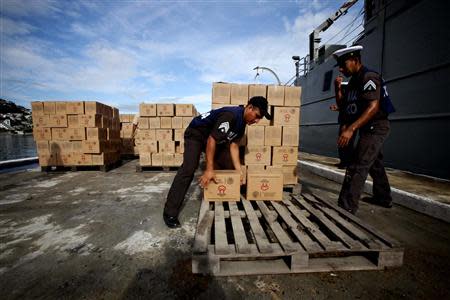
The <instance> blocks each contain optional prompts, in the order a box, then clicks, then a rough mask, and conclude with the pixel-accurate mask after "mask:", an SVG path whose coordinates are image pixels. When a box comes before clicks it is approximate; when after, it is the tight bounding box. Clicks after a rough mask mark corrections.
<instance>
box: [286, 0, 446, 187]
mask: <svg viewBox="0 0 450 300" xmlns="http://www.w3.org/2000/svg"><path fill="white" fill-rule="evenodd" d="M355 2H356V1H347V2H345V3H344V5H342V6H341V8H340V9H339V10H338V11H337V12H336V14H334V15H332V16H331V17H330V18H329V19H328V20H326V21H325V22H324V23H323V24H321V25H320V26H319V27H318V28H317V29H316V30H315V31H314V32H313V33H311V36H310V53H309V55H307V56H305V57H304V58H302V59H301V60H300V61H298V62H297V65H300V66H303V68H301V69H300V74H298V77H297V80H296V82H295V84H296V85H300V86H302V106H301V129H300V133H301V144H300V149H301V151H304V152H308V153H313V154H319V155H326V156H333V157H336V156H337V146H336V140H337V134H338V123H337V113H336V112H333V111H330V109H329V106H330V105H331V104H333V103H335V98H334V85H333V81H334V78H336V76H337V75H338V74H339V71H338V69H337V67H335V66H334V65H335V63H336V62H335V60H334V59H333V57H332V55H331V54H332V53H333V52H334V51H335V50H337V49H340V48H343V47H345V45H336V44H332V45H330V44H325V45H320V38H319V34H320V33H321V32H323V31H325V30H326V29H327V28H328V27H329V26H331V25H332V24H333V22H334V21H335V20H336V19H337V18H339V17H340V16H341V15H343V14H345V12H346V11H347V10H348V9H349V8H350V7H351V6H352V5H353V4H354V3H355ZM363 17H364V23H363V24H364V30H363V32H361V34H360V35H359V36H358V37H357V38H356V40H355V41H354V42H353V43H352V44H353V45H356V44H358V45H362V46H364V50H363V52H362V60H363V64H364V65H366V66H368V67H369V68H371V69H373V70H375V71H377V72H379V73H380V74H382V76H383V78H384V80H385V81H386V84H387V87H388V92H389V95H390V97H391V99H392V100H393V103H394V106H395V108H396V112H395V113H393V114H391V115H390V117H389V119H390V120H391V134H390V136H389V137H388V139H387V141H386V142H385V145H384V156H385V159H384V161H385V164H386V166H387V167H392V168H395V169H400V170H406V171H411V172H414V173H420V174H426V175H431V176H434V177H439V178H446V179H449V178H450V159H449V154H450V99H449V98H450V97H449V94H450V93H449V88H450V29H449V28H450V24H449V23H450V21H449V20H450V1H447V0H436V1H426V0H422V1H420V0H416V1H407V0H391V1H389V0H366V1H365V3H364V16H363ZM294 59H297V60H298V57H297V58H294ZM297 73H299V72H298V70H297Z"/></svg>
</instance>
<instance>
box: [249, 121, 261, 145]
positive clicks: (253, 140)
mask: <svg viewBox="0 0 450 300" xmlns="http://www.w3.org/2000/svg"><path fill="white" fill-rule="evenodd" d="M264 131H265V127H264V126H248V127H247V143H248V144H250V145H254V146H256V145H260V146H264Z"/></svg>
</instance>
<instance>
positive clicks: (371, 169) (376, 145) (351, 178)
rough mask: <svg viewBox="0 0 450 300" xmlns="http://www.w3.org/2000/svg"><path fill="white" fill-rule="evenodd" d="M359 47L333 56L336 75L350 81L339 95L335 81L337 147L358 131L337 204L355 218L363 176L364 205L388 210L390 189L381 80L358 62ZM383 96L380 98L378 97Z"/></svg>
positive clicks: (342, 145)
mask: <svg viewBox="0 0 450 300" xmlns="http://www.w3.org/2000/svg"><path fill="white" fill-rule="evenodd" d="M362 49H363V47H362V46H352V47H348V48H344V49H340V50H337V51H335V52H334V53H333V56H334V58H335V59H336V60H337V65H338V66H339V71H340V72H341V73H342V74H343V75H344V76H346V77H351V78H350V81H349V83H348V85H347V87H346V89H345V92H344V93H342V89H341V87H340V86H339V80H336V84H337V88H336V100H337V101H338V103H339V107H340V108H341V107H342V109H343V111H342V122H343V128H342V131H341V133H340V135H339V139H338V146H339V147H345V146H347V145H348V143H349V142H350V141H351V140H352V139H353V138H354V136H355V135H356V132H357V131H359V140H358V142H357V145H356V149H355V151H354V152H353V156H352V159H351V162H350V164H349V166H348V167H347V170H346V174H345V179H344V182H343V184H342V189H341V192H340V194H339V200H338V204H339V206H340V207H342V208H344V209H345V210H347V211H349V212H351V213H353V214H355V213H356V211H357V210H358V202H359V198H360V197H361V193H362V191H363V187H364V183H365V181H366V179H367V175H368V174H370V176H371V177H372V179H373V197H370V198H368V199H366V200H367V201H368V202H371V203H373V204H377V205H380V206H383V207H387V208H389V207H391V206H392V197H391V188H390V185H389V181H388V178H387V176H386V171H385V169H384V165H383V153H382V148H383V143H384V141H385V139H386V137H387V136H388V134H389V128H390V127H389V120H388V118H387V116H388V113H389V112H388V111H385V109H383V108H384V106H383V105H382V103H381V101H382V100H383V98H382V97H383V95H384V90H383V88H382V79H381V76H380V75H379V74H378V73H376V72H373V71H370V70H369V69H367V68H366V67H365V66H364V65H362V62H361V50H362ZM382 92H383V94H382Z"/></svg>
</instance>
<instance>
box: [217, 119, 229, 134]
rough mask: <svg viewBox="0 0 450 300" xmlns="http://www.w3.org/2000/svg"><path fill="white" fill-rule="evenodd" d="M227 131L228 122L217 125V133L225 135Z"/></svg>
mask: <svg viewBox="0 0 450 300" xmlns="http://www.w3.org/2000/svg"><path fill="white" fill-rule="evenodd" d="M229 129H230V123H228V122H223V123H222V124H220V125H219V131H220V132H222V133H227V132H228V130H229Z"/></svg>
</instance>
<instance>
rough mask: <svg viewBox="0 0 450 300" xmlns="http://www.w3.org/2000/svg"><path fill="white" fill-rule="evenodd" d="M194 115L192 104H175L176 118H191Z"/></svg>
mask: <svg viewBox="0 0 450 300" xmlns="http://www.w3.org/2000/svg"><path fill="white" fill-rule="evenodd" d="M193 114H194V110H193V105H192V104H176V105H175V115H176V116H178V117H191V116H192V115H193Z"/></svg>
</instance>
